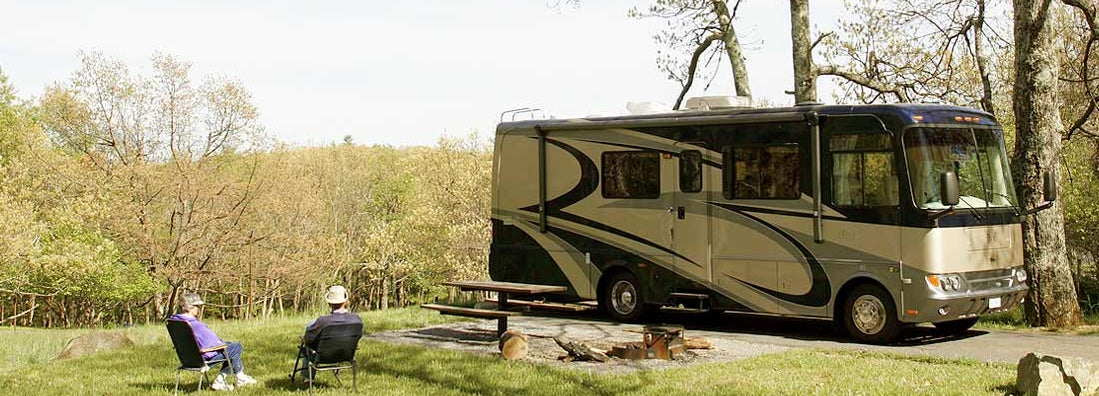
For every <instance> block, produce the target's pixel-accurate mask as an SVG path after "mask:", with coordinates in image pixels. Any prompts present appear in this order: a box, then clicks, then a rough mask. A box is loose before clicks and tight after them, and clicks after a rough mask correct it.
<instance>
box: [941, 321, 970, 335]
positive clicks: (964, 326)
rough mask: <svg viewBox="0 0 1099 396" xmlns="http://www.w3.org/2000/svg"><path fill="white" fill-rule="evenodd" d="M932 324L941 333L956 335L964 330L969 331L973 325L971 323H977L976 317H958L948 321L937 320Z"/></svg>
mask: <svg viewBox="0 0 1099 396" xmlns="http://www.w3.org/2000/svg"><path fill="white" fill-rule="evenodd" d="M932 324H933V325H935V328H936V329H939V331H941V332H943V333H946V334H949V335H957V334H964V333H965V332H967V331H969V328H970V327H973V325H975V324H977V318H967V319H958V320H951V321H949V322H939V323H932Z"/></svg>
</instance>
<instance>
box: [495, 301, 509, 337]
mask: <svg viewBox="0 0 1099 396" xmlns="http://www.w3.org/2000/svg"><path fill="white" fill-rule="evenodd" d="M498 295H499V298H498V300H499V302H497V305H496V310H497V311H507V306H508V293H507V292H500V293H498ZM507 331H508V317H507V316H501V317H500V319H497V321H496V336H497V337H503V336H504V333H506V332H507Z"/></svg>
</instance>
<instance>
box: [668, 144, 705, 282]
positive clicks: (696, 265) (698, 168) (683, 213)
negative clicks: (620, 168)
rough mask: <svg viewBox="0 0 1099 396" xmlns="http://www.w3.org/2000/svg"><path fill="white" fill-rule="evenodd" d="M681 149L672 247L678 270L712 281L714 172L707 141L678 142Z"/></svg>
mask: <svg viewBox="0 0 1099 396" xmlns="http://www.w3.org/2000/svg"><path fill="white" fill-rule="evenodd" d="M675 147H676V149H677V150H678V153H677V155H675V157H676V167H675V168H674V169H675V170H674V172H673V173H674V175H675V176H674V179H675V183H674V184H673V186H674V188H675V190H674V191H675V192H674V193H673V194H672V195H673V197H674V198H673V200H672V201H673V207H672V208H670V209H671V210H669V216H671V217H672V249H673V250H674V251H675V252H676V257H675V259H674V260H675V264H674V265H675V269H676V271H678V272H680V273H683V274H686V275H687V276H689V277H690V278H692V279H694V280H699V281H706V282H709V281H710V269H709V268H710V205H709V204H707V201H709V200H710V191H711V190H713V186H709V185H708V184H710V183H711V180H710V179H709V175H710V171H709V169H708V168H707V166H705V162H706V161H705V156H706V155H707V150H706V146H705V144H704V143H684V142H679V143H676V145H675Z"/></svg>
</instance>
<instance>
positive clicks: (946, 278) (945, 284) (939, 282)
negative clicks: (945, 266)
mask: <svg viewBox="0 0 1099 396" xmlns="http://www.w3.org/2000/svg"><path fill="white" fill-rule="evenodd" d="M927 283H928V284H929V285H931V287H933V288H936V289H939V290H942V291H958V290H961V289H962V276H961V275H958V274H944V275H928V276H927Z"/></svg>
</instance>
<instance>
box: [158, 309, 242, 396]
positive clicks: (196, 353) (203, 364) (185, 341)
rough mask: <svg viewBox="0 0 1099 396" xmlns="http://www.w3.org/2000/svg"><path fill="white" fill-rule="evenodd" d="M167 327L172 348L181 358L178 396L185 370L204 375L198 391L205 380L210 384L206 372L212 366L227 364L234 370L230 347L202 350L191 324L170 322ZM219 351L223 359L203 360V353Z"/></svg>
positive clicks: (199, 379) (177, 379)
mask: <svg viewBox="0 0 1099 396" xmlns="http://www.w3.org/2000/svg"><path fill="white" fill-rule="evenodd" d="M167 325H168V335H169V336H171V337H172V346H173V347H174V348H175V350H176V356H177V357H179V368H177V369H176V390H175V393H176V394H179V377H180V374H181V373H182V372H183V371H184V370H186V371H195V372H199V373H202V376H201V377H199V378H198V390H202V382H203V380H205V381H206V382H210V378H209V377H207V376H206V372H207V371H209V370H210V365H211V364H216V363H225V364H228V365H229V370H230V371H232V370H233V364H232V362H231V361H230V360H229V354H228V353H227V351H226V349H227V348H228V345H222V346H219V347H214V348H208V349H206V350H200V349H199V348H198V341H195V333H194V332H193V331H191V324H190V323H187V322H186V321H182V320H168V322H167ZM219 351H220V352H221V356H222V357H221V358H218V359H212V360H206V359H203V358H202V354H203V352H219Z"/></svg>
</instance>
